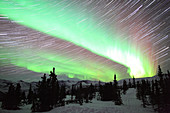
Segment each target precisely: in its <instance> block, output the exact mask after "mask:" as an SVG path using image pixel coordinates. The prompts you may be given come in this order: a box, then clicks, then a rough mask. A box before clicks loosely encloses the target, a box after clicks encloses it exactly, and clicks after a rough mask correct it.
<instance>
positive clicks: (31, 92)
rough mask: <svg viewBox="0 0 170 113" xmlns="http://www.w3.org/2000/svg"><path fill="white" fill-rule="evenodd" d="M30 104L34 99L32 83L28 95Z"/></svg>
mask: <svg viewBox="0 0 170 113" xmlns="http://www.w3.org/2000/svg"><path fill="white" fill-rule="evenodd" d="M27 100H28V104H31V103H32V101H33V91H32V85H31V84H30V87H29V91H28V95H27Z"/></svg>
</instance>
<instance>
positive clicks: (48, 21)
mask: <svg viewBox="0 0 170 113" xmlns="http://www.w3.org/2000/svg"><path fill="white" fill-rule="evenodd" d="M168 3H169V1H168V0H163V1H156V0H153V1H147V0H146V1H142V0H141V1H140V0H137V1H133V0H128V1H123V0H120V1H117V0H72V1H69V0H49V1H48V0H44V1H42V0H29V1H27V0H12V1H6V0H2V1H0V15H1V17H0V70H1V71H0V76H3V77H4V78H5V77H6V75H7V77H14V76H16V75H17V77H20V76H19V75H21V76H24V77H25V76H26V75H27V76H29V77H25V78H27V79H28V80H29V79H34V78H35V76H36V74H35V72H38V73H49V71H50V70H51V69H52V67H55V68H56V73H57V74H59V75H63V74H64V75H67V76H68V77H70V78H79V79H89V80H102V81H112V80H113V75H114V74H117V75H118V77H117V78H118V79H123V78H128V77H130V76H135V77H150V76H154V75H155V74H156V67H157V65H158V64H160V65H163V66H164V67H165V69H168V68H166V67H168V66H169V64H168V63H167V62H168V61H169V31H168V30H169V22H168V20H169V17H170V16H169V15H168V11H169V9H170V8H169V5H168ZM14 73H15V74H14ZM32 73H34V74H32ZM31 74H32V75H31ZM33 75H34V76H33ZM17 79H19V78H17Z"/></svg>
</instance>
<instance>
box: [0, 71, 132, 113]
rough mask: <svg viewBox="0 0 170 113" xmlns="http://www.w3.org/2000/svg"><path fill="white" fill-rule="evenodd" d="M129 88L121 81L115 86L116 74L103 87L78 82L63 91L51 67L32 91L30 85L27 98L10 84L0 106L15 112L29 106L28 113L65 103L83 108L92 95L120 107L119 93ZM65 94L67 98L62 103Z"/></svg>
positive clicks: (128, 85) (129, 85) (17, 86)
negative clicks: (111, 80) (121, 83)
mask: <svg viewBox="0 0 170 113" xmlns="http://www.w3.org/2000/svg"><path fill="white" fill-rule="evenodd" d="M129 87H132V84H131V82H129V84H126V81H124V84H123V86H118V82H117V80H116V75H114V81H113V82H110V83H105V84H104V85H102V84H101V82H100V81H99V84H98V86H94V85H93V84H92V83H91V85H89V86H83V85H82V83H81V82H80V83H79V84H73V85H72V87H71V88H70V89H67V90H66V86H65V85H64V84H60V85H59V82H58V79H57V75H56V74H55V68H53V71H50V75H49V76H48V77H47V76H46V74H44V76H43V77H41V81H39V82H38V83H37V85H36V88H35V89H33V88H32V86H31V85H30V88H29V91H28V92H27V96H26V94H25V92H24V91H21V86H20V84H19V83H18V84H17V85H16V87H15V86H14V85H13V84H11V85H10V87H9V90H8V92H7V93H6V94H5V96H4V98H3V101H2V106H1V107H2V108H3V109H9V110H16V109H20V108H19V107H20V106H22V105H26V104H32V107H31V110H32V112H43V111H49V110H51V109H53V108H54V107H59V106H64V105H65V104H69V103H77V104H80V105H83V103H84V102H85V103H89V102H90V103H91V102H92V100H93V98H95V97H96V95H97V99H98V100H101V101H113V102H115V104H116V105H121V104H123V102H122V99H121V91H123V92H124V94H125V92H126V91H127V89H128V88H129ZM66 95H68V96H70V97H71V98H70V99H69V100H68V99H67V100H65V98H66Z"/></svg>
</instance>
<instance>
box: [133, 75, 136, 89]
mask: <svg viewBox="0 0 170 113" xmlns="http://www.w3.org/2000/svg"><path fill="white" fill-rule="evenodd" d="M133 88H136V82H135V77H134V76H133Z"/></svg>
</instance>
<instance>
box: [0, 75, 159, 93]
mask: <svg viewBox="0 0 170 113" xmlns="http://www.w3.org/2000/svg"><path fill="white" fill-rule="evenodd" d="M158 78H159V77H158V76H153V77H145V78H136V81H140V80H143V79H147V80H153V79H158ZM129 79H130V80H131V82H132V79H133V78H127V79H122V80H119V81H118V84H119V85H122V84H123V80H126V81H127V82H128V81H129ZM11 83H12V84H14V85H16V84H17V83H20V85H21V89H22V90H23V91H26V92H27V91H28V90H29V87H30V84H31V85H32V87H33V89H34V88H36V84H37V83H38V82H25V81H23V80H19V81H18V82H13V81H10V80H4V79H0V91H1V92H7V91H8V88H9V86H10V84H11ZM80 83H82V85H83V86H89V85H90V84H91V83H92V84H93V85H97V86H98V84H99V81H91V80H80V81H75V80H59V84H60V85H62V84H65V85H66V88H67V89H69V88H71V86H72V85H74V86H79V85H80ZM100 83H101V84H102V85H104V84H105V82H100Z"/></svg>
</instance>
